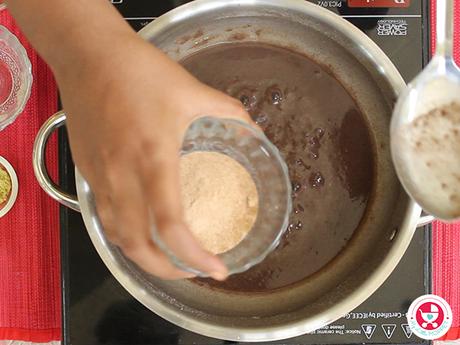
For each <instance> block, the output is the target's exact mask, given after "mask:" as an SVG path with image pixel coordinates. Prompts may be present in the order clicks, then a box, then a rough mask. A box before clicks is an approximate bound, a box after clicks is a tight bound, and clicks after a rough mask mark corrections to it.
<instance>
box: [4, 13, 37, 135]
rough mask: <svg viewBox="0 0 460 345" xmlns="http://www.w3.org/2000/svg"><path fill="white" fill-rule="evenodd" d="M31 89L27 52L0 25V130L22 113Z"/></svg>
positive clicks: (14, 37)
mask: <svg viewBox="0 0 460 345" xmlns="http://www.w3.org/2000/svg"><path fill="white" fill-rule="evenodd" d="M0 5H1V4H0ZM31 87H32V66H31V64H30V61H29V58H28V57H27V52H26V50H25V49H24V47H23V46H22V45H21V43H19V41H18V39H17V38H16V36H14V35H13V34H12V33H11V32H10V31H9V30H8V29H7V28H5V27H3V26H1V25H0V130H3V129H5V127H6V126H8V125H10V124H11V123H13V122H14V120H16V118H17V117H18V116H19V115H20V114H21V113H22V111H23V110H24V107H25V105H26V103H27V101H28V100H29V97H30V91H31Z"/></svg>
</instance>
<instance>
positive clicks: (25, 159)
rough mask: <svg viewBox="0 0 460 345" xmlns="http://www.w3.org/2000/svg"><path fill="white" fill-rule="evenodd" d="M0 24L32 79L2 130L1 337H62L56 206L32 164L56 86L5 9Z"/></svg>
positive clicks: (52, 157)
mask: <svg viewBox="0 0 460 345" xmlns="http://www.w3.org/2000/svg"><path fill="white" fill-rule="evenodd" d="M0 24H1V25H3V26H6V27H7V28H8V29H9V30H10V31H11V32H12V33H13V34H15V35H16V36H17V37H18V38H19V40H20V41H21V43H22V44H23V45H24V47H25V48H26V50H27V53H28V55H29V59H30V61H31V62H32V69H33V76H34V83H33V86H32V93H31V97H30V100H29V102H28V104H27V106H26V109H25V111H24V112H23V114H21V115H20V117H19V118H18V119H17V120H16V122H15V123H14V124H12V125H11V126H9V127H7V128H6V129H5V130H3V131H1V132H0V155H1V156H3V157H5V158H6V159H7V160H8V161H9V162H10V163H11V164H12V165H13V167H14V169H15V170H16V173H17V175H18V179H19V194H18V198H17V201H16V203H15V205H14V206H13V208H12V210H11V211H10V213H8V214H7V215H6V216H5V217H3V218H0V339H8V340H25V341H34V342H48V341H51V340H59V339H60V338H61V306H60V301H61V298H60V291H61V289H60V261H59V213H58V212H59V209H58V204H57V203H56V202H54V201H53V200H52V199H51V198H49V197H48V196H47V195H45V193H44V192H43V191H42V190H41V188H40V186H39V185H38V183H37V182H36V179H35V177H34V173H33V168H32V146H33V142H34V139H35V136H36V134H37V132H38V129H39V128H40V126H41V124H42V123H43V122H44V121H45V120H46V119H47V118H48V117H49V116H50V115H52V114H53V113H54V112H55V111H56V108H57V89H56V85H55V82H54V79H53V76H52V74H51V72H50V71H49V69H48V68H47V66H46V64H45V63H44V62H43V61H42V60H41V59H40V58H38V57H37V54H36V53H35V52H34V51H33V49H32V48H31V46H30V44H28V42H27V41H26V40H25V39H24V36H23V35H22V34H21V33H20V32H19V30H18V28H17V26H16V25H15V23H14V21H13V20H12V18H11V17H10V16H9V14H8V13H7V11H2V12H0ZM49 146H50V147H49V148H50V150H49V155H48V161H49V163H50V164H49V168H50V173H51V174H52V175H53V176H54V177H56V175H57V141H56V139H55V138H54V139H52V140H51V142H50V145H49Z"/></svg>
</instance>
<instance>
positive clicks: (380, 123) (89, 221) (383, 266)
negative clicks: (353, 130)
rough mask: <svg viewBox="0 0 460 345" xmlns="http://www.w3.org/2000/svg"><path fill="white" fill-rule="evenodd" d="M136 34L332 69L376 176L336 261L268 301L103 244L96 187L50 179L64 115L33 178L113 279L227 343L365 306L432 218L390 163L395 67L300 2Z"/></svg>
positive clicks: (200, 11)
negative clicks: (76, 220)
mask: <svg viewBox="0 0 460 345" xmlns="http://www.w3.org/2000/svg"><path fill="white" fill-rule="evenodd" d="M228 29H232V32H229V30H228ZM235 33H239V35H237V36H235ZM140 34H141V36H142V37H144V38H145V39H146V40H148V41H150V42H152V44H155V45H156V46H158V47H159V48H161V49H163V50H164V51H165V52H166V53H167V54H169V55H170V56H171V57H172V58H173V59H176V60H179V59H181V58H183V57H185V56H188V55H190V54H192V53H194V52H196V51H198V50H200V49H203V48H205V47H207V46H210V45H214V44H217V43H222V42H230V41H232V40H234V39H235V37H238V40H240V41H259V42H265V43H271V44H275V45H278V46H282V47H288V48H290V49H294V50H296V51H299V52H301V53H304V54H305V55H307V56H309V57H311V58H312V59H314V60H316V61H318V62H319V63H321V64H324V65H327V66H328V67H329V68H330V70H331V71H332V72H333V73H334V74H335V76H336V77H337V79H339V80H340V81H341V82H342V84H343V85H344V86H345V87H346V88H347V89H348V90H349V91H350V92H352V93H353V95H354V97H355V99H356V102H357V103H358V105H359V107H360V108H361V110H362V112H363V113H364V114H365V116H366V118H367V121H368V122H369V125H370V127H371V128H372V130H371V132H372V133H371V135H372V137H373V140H374V142H375V146H376V165H377V169H376V170H377V175H376V180H375V184H374V185H375V187H374V193H373V198H372V200H371V201H370V205H369V207H368V212H367V214H366V216H365V218H364V219H363V220H362V225H361V226H360V228H359V230H358V231H356V233H355V234H354V237H353V239H352V240H351V241H350V243H349V245H348V246H347V247H346V248H345V249H344V250H343V252H342V253H341V254H340V255H339V256H338V257H337V258H336V260H334V261H333V262H332V263H330V264H328V265H327V266H326V268H324V269H322V270H321V271H320V272H319V273H317V274H315V275H314V276H312V277H311V278H309V279H306V280H305V281H303V282H301V283H299V284H297V285H295V286H292V287H290V288H288V289H282V290H279V291H274V292H271V293H266V294H265V293H257V294H250V293H248V294H241V293H228V292H224V291H219V290H211V289H209V288H206V287H204V286H198V285H197V284H194V283H193V282H190V281H176V282H166V281H161V280H159V279H156V278H155V277H152V276H150V275H148V274H146V273H145V272H143V271H142V270H140V269H139V268H137V266H136V265H134V264H132V263H131V262H130V261H129V260H127V259H126V258H125V257H124V256H123V254H122V253H121V252H120V251H119V250H118V249H117V248H116V247H114V246H112V245H111V244H110V243H109V242H108V241H107V239H106V238H105V236H104V232H103V229H102V227H101V224H100V222H99V219H98V218H97V216H96V213H95V205H94V200H93V198H92V197H91V191H90V188H89V186H88V184H87V183H86V181H85V180H84V178H83V177H82V176H81V175H80V174H79V173H78V170H76V185H77V191H78V200H77V199H76V198H75V197H73V196H71V195H67V194H65V193H63V192H62V191H60V190H59V188H57V186H55V185H54V184H53V183H52V182H51V181H50V179H49V177H48V174H47V173H46V169H45V165H44V148H45V145H46V140H47V138H48V136H49V135H50V133H51V132H52V131H53V130H54V129H55V128H57V127H59V126H60V125H62V124H63V123H64V120H65V114H64V113H62V112H61V113H58V114H57V115H55V116H53V117H52V118H51V119H50V120H49V121H48V122H47V123H46V124H45V125H44V126H43V128H42V129H41V130H40V132H39V134H38V137H37V140H36V144H35V151H34V167H35V171H36V175H37V178H38V180H39V182H40V184H41V186H42V187H43V188H44V189H45V191H47V192H48V193H49V194H50V195H51V196H52V197H54V198H55V199H56V200H58V201H60V202H61V203H63V204H64V205H66V206H68V207H71V208H72V209H74V210H77V211H81V212H82V215H83V218H84V221H85V224H86V227H87V229H88V233H89V235H90V237H91V240H92V242H93V244H94V246H95V247H96V249H97V251H98V253H99V255H100V256H101V258H102V260H103V261H104V263H105V264H106V265H107V267H108V268H109V270H110V271H111V272H112V274H113V275H114V276H115V277H116V279H117V280H118V281H119V282H120V283H121V284H122V285H123V286H124V287H125V288H126V290H128V291H129V292H130V293H131V294H132V295H133V296H134V297H135V298H136V299H137V300H139V301H140V302H141V303H143V304H144V305H145V306H146V307H147V308H149V309H150V310H152V311H153V312H155V313H156V314H158V315H160V316H162V317H163V318H165V319H167V320H169V321H171V322H173V323H175V324H176V325H179V326H181V327H184V328H186V329H188V330H191V331H194V332H197V333H201V334H203V335H206V336H211V337H215V338H221V339H227V340H240V341H269V340H278V339H284V338H289V337H294V336H298V335H301V334H304V333H307V332H310V331H313V330H315V329H317V328H319V327H322V326H324V325H326V324H328V323H331V322H333V321H335V320H337V319H338V318H340V317H342V316H343V315H345V314H346V313H347V312H350V311H351V310H352V309H354V308H355V307H357V306H358V305H359V304H361V303H362V302H363V301H364V300H366V299H367V298H368V297H369V296H370V295H371V294H372V293H373V292H374V291H375V290H376V289H377V288H378V287H379V286H380V285H381V284H382V283H383V282H384V281H385V279H386V278H387V277H388V276H389V275H390V273H391V272H392V271H393V269H394V268H395V266H396V265H397V263H398V262H399V260H400V259H401V257H402V255H403V254H404V252H405V250H406V248H407V247H408V245H409V243H410V241H411V238H412V236H413V234H414V231H415V229H416V227H417V225H418V224H420V222H427V221H430V220H431V218H430V217H428V218H425V219H423V220H422V221H421V220H420V218H419V217H420V213H421V210H420V208H419V207H418V206H417V205H415V204H414V203H413V202H412V201H410V199H409V198H408V197H407V195H406V194H405V193H404V191H403V189H402V187H401V185H400V184H399V182H398V180H397V178H396V175H395V172H394V169H393V165H392V163H391V158H390V152H389V122H390V117H391V111H392V107H393V104H394V102H395V99H396V97H397V95H398V94H399V92H400V91H401V90H402V88H404V86H405V84H404V81H403V79H402V78H401V76H400V75H399V73H398V71H397V70H396V68H395V67H394V66H393V64H392V63H391V62H390V60H389V59H388V58H387V57H386V56H385V55H384V53H383V52H382V51H381V50H380V49H379V48H378V47H377V46H376V45H375V44H374V43H373V42H372V41H371V40H370V39H369V38H368V37H367V36H366V35H364V34H363V33H362V32H360V31H359V30H358V29H357V28H355V27H354V26H353V25H351V24H349V23H348V22H346V21H345V20H343V19H341V18H340V17H338V16H336V15H334V14H332V13H331V12H329V11H327V10H325V9H322V8H320V7H318V6H316V5H312V4H309V3H307V2H306V1H303V0H199V1H194V2H191V3H188V4H187V5H184V6H181V7H179V8H177V9H175V10H173V11H171V12H169V13H167V14H165V15H163V16H161V17H160V18H158V19H157V20H155V21H154V22H153V23H152V24H150V25H148V26H147V27H146V28H145V29H143V30H142V31H141V33H140Z"/></svg>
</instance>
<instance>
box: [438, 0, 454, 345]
mask: <svg viewBox="0 0 460 345" xmlns="http://www.w3.org/2000/svg"><path fill="white" fill-rule="evenodd" d="M439 1H445V0H439ZM431 13H432V16H431V20H432V21H431V25H432V26H431V28H432V49H433V51H434V48H435V46H436V22H435V20H436V1H435V0H432V3H431ZM455 19H456V21H455V38H454V46H455V47H454V51H455V59H456V61H457V64H459V65H460V0H456V1H455ZM433 293H434V294H436V295H438V296H441V297H443V298H444V299H445V300H446V301H447V302H449V304H450V306H451V307H452V314H453V318H454V320H453V324H452V328H451V329H450V330H449V332H448V333H447V334H446V335H445V336H444V337H443V338H441V339H442V340H454V339H460V223H457V224H445V223H442V222H435V223H434V224H433Z"/></svg>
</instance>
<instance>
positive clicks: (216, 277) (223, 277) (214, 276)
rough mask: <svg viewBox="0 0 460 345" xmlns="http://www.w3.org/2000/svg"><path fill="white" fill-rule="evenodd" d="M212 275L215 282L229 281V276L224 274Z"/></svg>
mask: <svg viewBox="0 0 460 345" xmlns="http://www.w3.org/2000/svg"><path fill="white" fill-rule="evenodd" d="M210 275H211V277H212V278H214V279H215V280H219V281H224V280H225V279H227V276H228V275H227V274H226V273H224V272H212V273H211V274H210Z"/></svg>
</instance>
